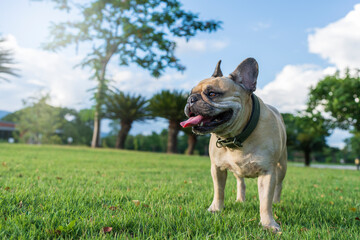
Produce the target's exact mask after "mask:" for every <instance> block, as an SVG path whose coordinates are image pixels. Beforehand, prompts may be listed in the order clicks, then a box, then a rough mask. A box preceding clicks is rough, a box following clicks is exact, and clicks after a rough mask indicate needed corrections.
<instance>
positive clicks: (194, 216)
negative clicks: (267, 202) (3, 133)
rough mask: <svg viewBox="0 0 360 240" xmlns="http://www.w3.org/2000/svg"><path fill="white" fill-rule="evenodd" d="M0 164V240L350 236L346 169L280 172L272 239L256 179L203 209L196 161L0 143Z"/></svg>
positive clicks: (351, 196) (205, 181) (352, 216)
mask: <svg viewBox="0 0 360 240" xmlns="http://www.w3.org/2000/svg"><path fill="white" fill-rule="evenodd" d="M0 162H1V163H2V165H0V192H1V193H0V239H6V238H14V239H32V238H35V239H47V238H50V239H53V238H64V239H79V238H91V239H94V238H100V239H102V238H108V239H110V238H114V237H118V238H138V239H190V238H191V239H206V238H209V239H220V238H221V239H272V238H274V239H278V238H280V239H360V219H359V217H360V190H359V186H360V184H359V183H360V172H356V171H351V170H330V169H311V168H299V167H289V169H288V173H287V176H286V178H285V182H284V184H285V186H284V190H283V195H282V196H283V197H282V201H281V203H279V204H277V205H274V207H273V209H274V211H275V214H276V216H275V218H276V220H277V221H278V222H279V223H280V224H281V227H282V233H280V234H276V235H274V234H272V233H271V232H269V231H264V230H262V228H261V227H260V226H259V220H260V219H259V200H258V195H257V186H256V179H247V181H246V183H247V201H246V202H245V203H235V201H234V200H235V197H236V193H235V186H236V181H235V178H234V177H233V176H232V175H231V174H230V175H229V177H228V183H227V188H226V202H225V210H224V211H222V212H221V213H220V214H211V213H208V212H207V211H206V209H207V207H208V206H209V205H210V203H211V200H212V180H211V175H210V160H209V159H208V158H206V157H196V156H195V157H190V156H184V155H166V154H155V153H148V152H132V151H116V150H108V149H96V150H92V149H89V148H84V147H62V146H29V145H9V144H0ZM133 200H138V201H139V202H137V201H133ZM139 203H140V204H139ZM104 227H111V228H112V230H111V231H110V232H108V233H104Z"/></svg>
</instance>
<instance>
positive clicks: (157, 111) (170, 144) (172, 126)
mask: <svg viewBox="0 0 360 240" xmlns="http://www.w3.org/2000/svg"><path fill="white" fill-rule="evenodd" d="M186 101H187V96H186V95H185V94H183V92H182V91H176V90H174V91H172V92H170V91H169V90H163V91H161V92H160V93H157V94H155V95H154V96H153V97H152V98H151V99H150V104H149V110H150V112H151V115H152V116H153V117H161V118H165V119H168V120H169V129H168V141H167V153H176V152H177V135H178V133H179V130H180V122H181V121H182V120H183V119H184V118H185V115H184V107H185V105H186Z"/></svg>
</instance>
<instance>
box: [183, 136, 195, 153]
mask: <svg viewBox="0 0 360 240" xmlns="http://www.w3.org/2000/svg"><path fill="white" fill-rule="evenodd" d="M187 136H188V141H187V143H188V147H187V149H186V152H185V153H186V155H193V154H194V150H195V145H196V141H197V136H196V135H195V134H193V133H190V134H188V135H187Z"/></svg>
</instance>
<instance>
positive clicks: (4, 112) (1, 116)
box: [0, 110, 11, 119]
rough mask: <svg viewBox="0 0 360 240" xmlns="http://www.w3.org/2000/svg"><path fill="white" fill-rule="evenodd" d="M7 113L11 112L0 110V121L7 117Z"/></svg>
mask: <svg viewBox="0 0 360 240" xmlns="http://www.w3.org/2000/svg"><path fill="white" fill-rule="evenodd" d="M9 113H11V112H7V111H3V110H0V119H2V118H3V117H5V116H6V115H8V114H9Z"/></svg>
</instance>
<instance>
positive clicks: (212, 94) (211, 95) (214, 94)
mask: <svg viewBox="0 0 360 240" xmlns="http://www.w3.org/2000/svg"><path fill="white" fill-rule="evenodd" d="M208 95H209V97H215V96H216V93H214V92H209V94H208Z"/></svg>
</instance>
